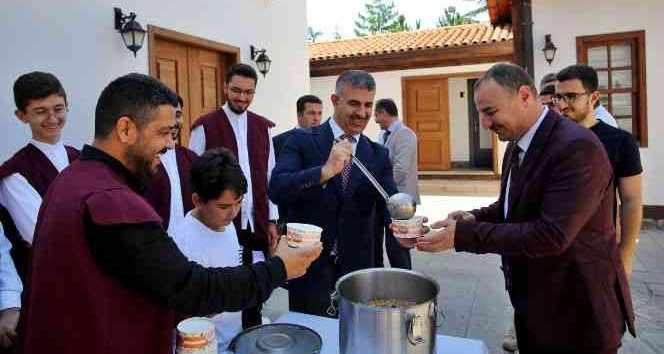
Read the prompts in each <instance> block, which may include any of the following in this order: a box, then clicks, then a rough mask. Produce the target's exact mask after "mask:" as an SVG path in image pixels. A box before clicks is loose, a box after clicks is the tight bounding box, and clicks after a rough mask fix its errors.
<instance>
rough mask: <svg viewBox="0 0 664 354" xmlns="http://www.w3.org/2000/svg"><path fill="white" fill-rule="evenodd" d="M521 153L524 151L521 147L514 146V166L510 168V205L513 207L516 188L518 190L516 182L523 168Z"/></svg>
mask: <svg viewBox="0 0 664 354" xmlns="http://www.w3.org/2000/svg"><path fill="white" fill-rule="evenodd" d="M521 151H523V150H521V148H520V147H519V145H517V144H514V147H513V148H512V166H511V167H510V194H509V196H508V198H509V199H508V202H509V205H512V202H514V199H513V198H514V197H513V196H514V195H515V194H516V193H515V191H516V188H518V187H517V185H516V180H517V176H518V174H519V169H520V167H521V166H520V164H521V163H520V161H519V154H521Z"/></svg>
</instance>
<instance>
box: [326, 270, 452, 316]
mask: <svg viewBox="0 0 664 354" xmlns="http://www.w3.org/2000/svg"><path fill="white" fill-rule="evenodd" d="M382 272H385V273H388V272H389V273H403V274H410V275H414V276H418V277H421V278H423V279H425V280H428V281H429V282H431V283H432V284H433V285H434V287H435V289H436V296H434V297H433V298H432V299H430V300H427V301H423V302H420V303H417V304H415V305H414V306H411V307H409V309H410V308H413V307H417V306H420V305H424V304H427V303H429V302H430V301H432V300H433V301H436V302H437V298H438V295H439V294H440V286H439V285H438V282H437V281H436V280H435V279H434V278H432V277H431V276H428V275H426V274H423V273H420V272H416V271H414V270H409V269H401V268H367V269H360V270H356V271H354V272H350V273H348V274H346V275H344V276H342V277H341V278H339V279H338V280H337V282H336V283H335V284H334V291H335V293H336V294H337V296H339V297H340V298H344V299H346V300H348V301H352V300H350V299H348V298H347V297H345V296H343V295H342V294H341V292H340V291H339V286H340V284H341V283H343V282H344V281H345V280H346V279H349V278H352V277H354V276H357V275H360V274H367V273H382ZM352 302H353V304H354V305H355V306H361V307H362V308H363V309H364V308H366V309H372V310H376V311H385V310H389V311H394V312H400V311H404V310H403V309H400V308H389V307H376V306H371V305H367V304H363V303H361V302H355V301H352Z"/></svg>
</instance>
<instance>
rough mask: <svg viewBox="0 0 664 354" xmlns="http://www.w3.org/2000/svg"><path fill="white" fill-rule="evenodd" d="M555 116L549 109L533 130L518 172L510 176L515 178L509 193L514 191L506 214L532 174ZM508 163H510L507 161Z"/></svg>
mask: <svg viewBox="0 0 664 354" xmlns="http://www.w3.org/2000/svg"><path fill="white" fill-rule="evenodd" d="M555 118H556V116H555V113H553V111H549V113H547V115H546V116H544V120H543V121H542V123H541V124H540V126H539V128H538V129H537V132H535V136H534V137H533V140H532V141H531V142H530V146H528V151H526V156H524V158H523V161H522V162H521V166H520V168H519V172H518V173H516V174H515V176H512V178H513V179H514V178H516V179H515V180H513V181H512V186H513V187H514V188H510V194H512V193H514V195H513V196H512V197H511V198H510V200H511V203H509V207H508V209H507V210H508V212H509V213H508V216H510V214H511V212H512V211H513V210H514V204H515V201H516V200H519V197H520V195H521V191H522V190H523V188H521V186H522V185H523V184H524V183H525V182H526V180H527V179H528V178H529V176H530V175H531V174H532V172H533V169H534V168H535V166H536V165H537V163H536V161H537V160H539V158H540V156H541V155H542V152H543V151H544V146H545V145H546V142H547V140H548V139H549V135H551V131H552V130H553V127H554V126H555V124H556V119H555ZM510 161H511V159H510ZM508 165H511V163H508ZM510 168H511V167H510Z"/></svg>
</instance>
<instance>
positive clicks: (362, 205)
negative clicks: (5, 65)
mask: <svg viewBox="0 0 664 354" xmlns="http://www.w3.org/2000/svg"><path fill="white" fill-rule="evenodd" d="M375 90H376V84H375V81H374V79H373V77H372V76H371V75H370V74H368V73H367V72H364V71H359V70H349V71H346V72H344V73H343V74H341V75H340V76H339V78H338V79H337V82H336V87H335V93H334V94H332V96H331V101H332V104H333V106H334V115H333V117H332V118H330V119H329V120H328V121H327V122H325V123H324V124H322V125H321V126H319V127H315V128H312V129H311V132H305V131H302V130H296V131H295V132H294V133H293V135H292V136H291V138H289V139H288V140H287V141H286V144H285V145H284V147H283V151H282V153H281V155H280V156H279V158H278V159H277V165H276V167H275V169H274V170H273V172H272V178H271V180H270V188H269V193H270V199H271V200H273V201H275V202H276V203H277V204H284V203H285V204H287V205H288V217H287V218H288V219H287V220H286V221H288V222H302V223H308V224H314V225H317V226H320V227H322V228H323V234H322V242H323V252H322V253H321V255H320V257H319V258H318V259H317V260H316V261H315V262H314V263H313V264H312V265H311V267H310V268H309V270H308V272H309V273H308V274H307V276H306V277H303V278H302V279H301V280H298V281H293V282H290V283H289V308H290V310H291V311H298V312H304V313H309V314H313V315H321V316H325V315H327V309H328V307H329V305H330V293H331V292H332V291H333V289H334V284H335V282H336V280H337V279H338V278H339V277H340V276H342V275H344V274H346V273H349V272H351V271H354V270H358V269H364V268H370V267H373V266H374V247H375V236H374V235H375V233H374V230H373V229H374V219H373V215H374V212H375V211H374V210H378V212H379V213H381V214H382V215H383V218H384V220H385V225H387V224H388V223H389V216H388V213H387V210H386V208H385V201H384V200H383V198H382V197H381V196H380V195H379V194H378V192H377V191H376V190H375V189H374V187H373V186H372V185H371V184H370V182H369V181H368V180H367V179H366V178H365V177H364V176H363V175H362V173H361V171H360V170H359V169H358V168H357V166H355V165H353V164H352V163H351V154H354V155H355V156H356V157H357V158H358V159H359V160H360V161H362V162H363V163H364V164H365V165H366V167H367V169H368V170H369V171H370V172H371V173H372V174H373V175H374V176H375V177H376V180H377V181H378V182H379V183H380V184H381V185H382V186H383V188H384V189H385V190H386V191H387V193H388V194H389V195H391V194H394V193H396V192H397V188H396V185H395V183H394V178H393V177H392V165H391V164H390V160H389V157H388V151H387V149H385V147H383V146H381V145H380V144H377V143H374V142H372V141H371V140H369V139H368V138H367V137H366V136H364V135H363V134H362V132H363V131H364V129H365V128H366V126H367V123H368V122H369V119H370V118H371V115H372V108H373V100H374V95H375Z"/></svg>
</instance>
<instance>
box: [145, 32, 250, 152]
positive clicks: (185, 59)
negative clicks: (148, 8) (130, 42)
mask: <svg viewBox="0 0 664 354" xmlns="http://www.w3.org/2000/svg"><path fill="white" fill-rule="evenodd" d="M148 38H149V39H148V45H149V58H150V75H152V76H154V77H156V78H157V79H159V80H160V81H161V82H163V83H164V84H166V85H167V86H168V87H170V88H171V89H172V90H173V91H175V92H177V93H178V95H180V97H182V100H183V102H184V107H183V109H182V113H183V124H182V131H181V134H180V141H179V143H180V144H181V145H183V146H187V145H188V144H189V137H190V134H191V125H192V124H193V123H194V122H195V121H196V119H198V117H200V116H202V115H204V114H207V113H209V112H212V111H214V110H216V109H218V108H219V107H221V106H222V105H223V104H224V102H225V98H224V93H223V84H224V78H225V76H226V72H227V71H228V68H230V67H231V66H232V65H234V64H236V63H238V62H239V58H240V48H238V47H234V46H230V45H227V44H223V43H218V42H213V41H210V40H207V39H203V38H199V37H194V36H190V35H187V34H184V33H179V32H175V31H171V30H168V29H165V28H160V27H156V26H148Z"/></svg>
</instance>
